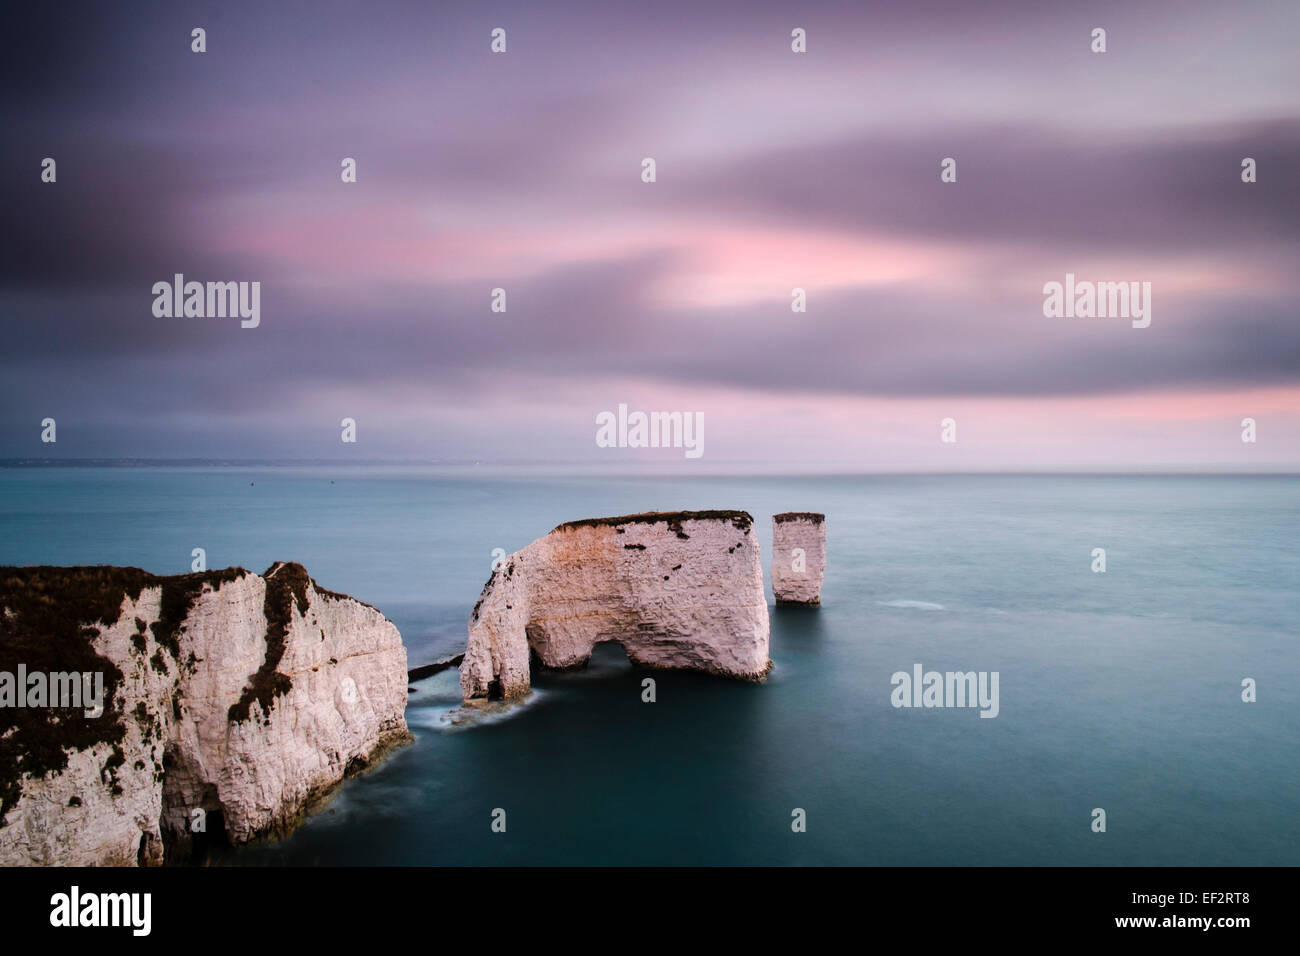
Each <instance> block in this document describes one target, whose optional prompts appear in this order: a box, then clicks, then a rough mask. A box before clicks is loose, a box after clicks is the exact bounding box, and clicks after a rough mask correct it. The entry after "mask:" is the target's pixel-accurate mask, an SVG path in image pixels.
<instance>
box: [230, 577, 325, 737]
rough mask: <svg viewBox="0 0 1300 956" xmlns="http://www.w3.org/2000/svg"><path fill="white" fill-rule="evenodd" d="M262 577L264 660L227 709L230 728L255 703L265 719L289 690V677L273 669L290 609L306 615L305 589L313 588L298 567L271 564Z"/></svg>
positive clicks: (285, 637)
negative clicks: (263, 595) (237, 697)
mask: <svg viewBox="0 0 1300 956" xmlns="http://www.w3.org/2000/svg"><path fill="white" fill-rule="evenodd" d="M262 577H263V578H265V580H266V597H265V599H264V600H263V602H262V612H263V614H264V615H265V616H266V656H265V657H264V658H263V659H262V665H261V666H260V667H259V668H258V669H257V673H255V674H253V675H252V677H250V678H249V681H248V684H247V685H246V686H245V687H244V692H243V693H242V694H241V695H240V696H239V700H238V701H236V702H235V703H233V704H231V705H230V710H229V711H228V712H227V715H226V716H227V719H229V720H230V722H231V723H234V724H240V723H243V722H244V721H246V720H248V718H249V716H250V715H251V713H252V710H253V703H254V702H255V701H256V702H257V703H258V704H260V705H261V707H262V713H263V714H264V715H269V714H270V713H271V708H272V707H273V706H274V704H275V699H276V698H277V697H279V696H280V695H282V694H287V693H288V692H289V689H290V688H291V687H292V686H293V682H292V681H291V680H290V679H289V675H287V674H281V673H280V672H279V670H278V669H277V668H279V666H280V659H281V658H283V657H284V648H285V642H286V641H287V640H288V637H289V622H290V621H292V620H293V609H294V607H295V606H296V607H297V608H298V613H299V614H306V613H307V608H308V601H307V588H308V587H309V586H313V587H314V585H313V582H312V579H311V578H310V577H309V576H308V575H307V569H306V568H304V567H303V566H302V565H301V564H293V563H288V564H284V563H277V564H273V565H272V566H271V567H269V568H267V569H266V573H265V574H263V575H262Z"/></svg>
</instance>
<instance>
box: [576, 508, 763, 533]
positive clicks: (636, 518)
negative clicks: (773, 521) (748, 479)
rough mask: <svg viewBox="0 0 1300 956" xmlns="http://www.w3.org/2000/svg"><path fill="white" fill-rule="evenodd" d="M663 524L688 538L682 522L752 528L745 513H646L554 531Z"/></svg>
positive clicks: (594, 520)
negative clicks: (713, 523) (725, 523)
mask: <svg viewBox="0 0 1300 956" xmlns="http://www.w3.org/2000/svg"><path fill="white" fill-rule="evenodd" d="M661 521H662V522H664V523H666V524H667V525H668V527H669V529H670V530H672V531H675V532H677V537H679V538H686V537H689V536H688V535H686V534H685V533H684V532H683V531H682V522H684V521H730V522H731V524H732V526H733V527H735V528H737V529H739V530H741V531H748V530H749V529H750V528H752V527H753V526H754V519H753V517H752V516H751V515H750V514H749V512H747V511H729V510H724V511H646V512H642V513H641V514H635V515H619V516H618V517H614V518H583V519H582V520H580V521H566V522H565V523H564V524H562V525H557V526H556V528H555V530H556V531H565V530H571V529H573V528H616V527H618V526H619V525H628V524H658V523H659V522H661Z"/></svg>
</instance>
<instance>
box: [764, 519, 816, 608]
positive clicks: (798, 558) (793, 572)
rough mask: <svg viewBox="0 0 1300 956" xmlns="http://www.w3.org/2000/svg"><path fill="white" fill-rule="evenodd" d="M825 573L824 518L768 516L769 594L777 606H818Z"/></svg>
mask: <svg viewBox="0 0 1300 956" xmlns="http://www.w3.org/2000/svg"><path fill="white" fill-rule="evenodd" d="M825 573H826V516H825V515H823V514H817V513H816V512H812V511H786V512H783V513H782V514H779V515H773V516H772V593H773V594H774V596H775V597H776V603H777V604H820V603H821V600H822V577H823V576H824V575H825Z"/></svg>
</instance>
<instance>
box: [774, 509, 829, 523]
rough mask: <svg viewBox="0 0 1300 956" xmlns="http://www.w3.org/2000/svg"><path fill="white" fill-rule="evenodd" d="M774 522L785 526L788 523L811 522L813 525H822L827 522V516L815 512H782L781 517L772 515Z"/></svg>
mask: <svg viewBox="0 0 1300 956" xmlns="http://www.w3.org/2000/svg"><path fill="white" fill-rule="evenodd" d="M772 520H773V521H775V522H776V523H777V524H785V523H786V522H787V521H811V522H812V523H813V524H821V523H822V522H823V521H825V520H826V516H825V515H823V514H818V513H817V512H815V511H782V512H781V513H780V514H779V515H772Z"/></svg>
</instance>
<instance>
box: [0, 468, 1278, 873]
mask: <svg viewBox="0 0 1300 956" xmlns="http://www.w3.org/2000/svg"><path fill="white" fill-rule="evenodd" d="M681 508H690V509H704V508H743V509H746V510H748V511H750V512H751V513H752V514H753V515H754V516H755V518H756V519H757V529H758V534H759V537H760V540H761V541H762V543H763V545H764V560H765V562H766V561H767V559H768V558H769V557H770V530H771V522H770V515H772V514H773V513H775V512H778V511H788V510H799V511H803V510H816V511H824V512H826V514H827V529H828V543H829V567H828V570H827V576H826V583H825V586H824V588H823V601H824V604H823V606H822V607H821V608H820V609H818V610H807V609H787V608H773V609H772V651H771V654H772V658H773V659H774V660H775V662H776V669H775V671H774V672H773V674H772V677H771V678H770V679H769V680H768V682H767V683H765V684H763V685H746V684H738V683H731V682H728V681H724V680H718V679H713V678H707V677H703V676H699V675H691V674H675V673H668V672H655V673H654V674H653V676H654V677H655V679H656V681H657V697H658V699H657V701H656V702H655V703H652V704H647V703H642V701H641V684H640V681H641V678H642V676H644V675H642V674H641V673H639V672H638V671H636V670H634V669H633V668H632V666H631V665H630V664H629V663H628V662H627V660H626V658H625V657H624V656H623V654H622V652H621V650H620V649H619V648H617V647H615V646H606V647H602V648H600V649H598V650H599V653H598V654H597V655H596V657H595V658H593V662H592V666H591V667H590V668H589V669H588V670H587V671H585V672H581V673H571V674H551V675H545V676H542V677H540V678H538V679H537V680H536V681H535V686H536V687H537V693H535V694H534V696H533V698H531V699H530V701H529V702H528V703H527V704H526V705H525V706H523V707H520V708H517V709H516V710H514V711H512V712H510V713H509V714H508V715H506V716H505V717H503V718H500V719H496V720H492V721H487V722H483V723H480V724H477V725H473V726H468V727H465V726H452V725H449V724H448V723H447V722H446V721H445V720H444V719H443V718H444V717H445V715H446V714H447V712H448V711H449V710H450V709H451V708H453V707H454V706H455V705H456V704H457V703H458V700H459V696H458V693H457V687H456V674H455V672H454V671H450V672H444V673H442V674H439V675H437V676H435V677H433V678H431V679H429V680H427V681H424V682H422V683H421V684H420V685H419V686H418V689H417V691H416V693H414V694H412V697H411V702H410V706H409V708H408V710H407V720H408V722H409V724H410V725H411V729H412V730H413V731H414V733H415V735H416V742H415V743H414V744H413V745H411V746H409V747H406V748H404V749H402V750H400V751H398V752H397V753H395V754H394V755H393V756H392V757H391V758H390V759H389V760H388V761H387V762H385V763H384V764H383V765H382V766H381V767H380V768H378V769H377V770H375V771H374V772H372V773H370V774H367V775H366V776H363V777H360V778H357V779H354V780H352V781H349V782H348V783H347V784H346V785H345V786H344V787H343V788H342V789H341V790H340V791H339V792H338V794H337V795H336V796H335V798H334V799H333V800H332V801H331V802H330V804H329V805H328V806H327V807H326V808H325V809H324V810H323V811H322V812H320V813H318V814H317V815H315V816H314V817H312V818H311V819H310V820H309V821H308V822H307V823H306V824H305V825H304V826H303V827H301V828H300V829H299V830H298V831H297V832H296V833H295V834H294V835H293V836H292V837H290V838H289V839H287V840H284V841H280V842H278V843H269V844H261V845H258V846H255V847H251V848H246V849H244V850H241V851H238V852H236V853H234V854H232V855H231V857H230V861H231V862H236V863H246V864H321V865H325V864H371V863H375V864H458V865H459V864H469V865H492V864H535V863H558V864H568V863H596V864H633V863H635V864H696V863H703V864H749V863H773V864H787V863H789V864H822V863H831V864H1047V865H1052V864H1149V865H1219V864H1225V865H1226V864H1242V865H1252V864H1287V865H1296V864H1300V755H1298V748H1297V739H1298V735H1297V731H1300V648H1298V647H1297V638H1298V636H1300V599H1298V598H1297V585H1298V584H1300V479H1297V478H1293V477H1228V476H1223V477H1098V476H1089V477H1063V476H1061V477H1058V476H1050V477H1049V476H1042V477H1038V476H1035V477H1023V476H962V477H955V476H952V477H950V476H926V477H906V476H897V477H894V476H891V477H879V476H877V477H859V478H845V477H810V478H720V477H710V478H698V479H681V478H641V479H632V478H625V477H619V478H599V477H579V478H558V477H535V478H522V477H505V476H501V475H491V476H489V475H481V474H478V473H475V472H473V471H471V470H469V469H466V470H464V471H463V473H461V474H456V473H448V472H434V471H432V470H429V471H421V470H419V469H399V468H388V469H361V468H342V467H340V468H331V467H324V466H322V467H315V468H284V467H280V468H275V467H265V468H170V469H165V468H103V469H99V468H93V469H92V468H50V469H45V468H41V469H26V468H24V469H0V564H37V563H40V564H77V563H112V564H133V565H138V566H140V567H143V568H146V569H147V570H150V571H154V572H158V573H175V572H182V571H187V570H189V565H190V561H191V557H190V552H191V549H192V548H195V547H203V548H205V549H206V551H207V557H208V564H209V566H210V567H224V566H226V565H231V564H237V565H243V566H245V567H248V568H251V569H253V570H256V571H261V570H263V569H264V568H266V567H267V566H268V565H270V564H271V563H272V562H273V561H276V560H295V561H300V562H302V563H303V564H304V565H306V567H307V568H308V570H309V571H310V572H311V574H312V575H313V577H315V578H316V579H317V580H318V581H319V582H320V583H321V584H322V585H323V586H325V587H328V588H331V589H333V590H338V591H344V592H347V593H349V594H353V595H355V596H357V597H359V598H361V599H363V600H365V601H368V602H370V603H372V604H375V605H377V606H378V607H380V608H382V609H383V610H384V611H385V613H387V614H388V615H389V617H391V618H392V619H393V620H394V621H395V622H396V623H397V625H398V627H399V628H400V629H401V631H402V634H403V637H404V639H405V641H406V643H407V647H408V650H409V656H410V661H411V664H412V666H414V665H416V664H420V663H424V662H426V661H429V660H433V659H434V658H436V657H439V656H443V655H444V654H449V653H454V652H456V651H459V650H460V649H462V648H463V645H464V640H465V620H466V618H467V616H468V613H469V609H470V608H471V607H472V606H473V603H474V601H475V599H476V598H477V596H478V593H479V589H480V588H481V587H482V585H483V582H484V580H486V578H487V576H488V573H489V569H490V565H491V561H492V551H493V549H494V548H502V549H504V550H505V551H507V552H508V551H512V550H515V549H517V548H520V547H522V546H524V545H526V544H527V543H528V542H530V541H532V540H533V539H534V538H536V537H539V536H541V535H543V534H545V533H546V532H547V531H549V530H550V529H551V528H552V527H553V526H554V525H556V524H558V523H560V522H561V521H565V520H569V519H574V518H581V517H588V516H595V515H607V514H622V513H628V512H636V511H647V510H675V509H681ZM1096 547H1103V548H1105V549H1106V559H1107V571H1106V573H1105V574H1094V573H1092V571H1091V570H1090V565H1091V562H1092V556H1091V555H1092V549H1093V548H1096ZM769 597H770V586H769ZM918 662H919V663H921V664H923V665H924V667H925V669H926V670H939V671H950V670H954V671H955V670H960V671H970V670H975V671H997V672H998V673H999V675H1000V695H999V696H1000V701H999V702H1000V713H999V716H998V717H997V718H996V719H991V720H990V719H980V718H979V716H978V711H976V710H973V709H965V710H962V709H929V710H927V709H895V708H894V707H892V706H891V705H890V693H891V690H892V687H891V684H890V677H891V675H892V674H893V673H894V672H896V671H900V670H902V671H910V670H911V668H912V665H913V664H915V663H918ZM1245 677H1251V678H1254V679H1255V680H1256V681H1257V682H1258V697H1259V699H1258V701H1257V702H1256V703H1251V704H1247V703H1243V702H1241V681H1242V679H1243V678H1245ZM1095 807H1101V808H1104V809H1105V810H1106V813H1107V832H1106V833H1104V834H1097V833H1093V832H1091V829H1090V824H1091V821H1092V810H1093V808H1095ZM496 808H501V809H504V810H505V811H506V820H507V828H506V832H505V833H493V832H492V830H491V828H490V824H491V822H492V813H493V810H494V809H496ZM795 808H801V809H803V810H804V811H806V815H807V832H805V833H794V832H792V830H791V826H790V823H791V812H792V810H794V809H795Z"/></svg>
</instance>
